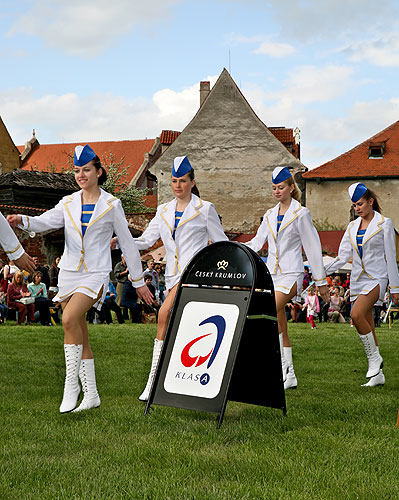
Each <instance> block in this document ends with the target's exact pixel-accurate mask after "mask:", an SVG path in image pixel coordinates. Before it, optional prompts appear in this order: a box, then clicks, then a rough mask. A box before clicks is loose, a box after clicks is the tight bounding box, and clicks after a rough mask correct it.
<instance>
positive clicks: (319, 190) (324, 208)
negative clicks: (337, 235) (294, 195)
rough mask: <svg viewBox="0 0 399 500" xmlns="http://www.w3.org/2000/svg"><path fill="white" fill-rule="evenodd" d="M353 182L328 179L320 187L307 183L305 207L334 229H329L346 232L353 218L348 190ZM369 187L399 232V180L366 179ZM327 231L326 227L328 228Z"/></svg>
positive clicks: (313, 183)
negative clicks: (344, 230)
mask: <svg viewBox="0 0 399 500" xmlns="http://www.w3.org/2000/svg"><path fill="white" fill-rule="evenodd" d="M353 182H355V181H353V179H352V180H329V181H322V182H320V184H318V183H317V182H316V181H309V180H308V181H307V182H306V206H307V207H308V208H309V210H310V212H311V214H312V219H313V220H316V219H317V220H319V221H325V222H327V224H329V225H330V226H333V227H329V229H345V228H346V226H347V225H348V224H349V221H350V215H351V206H352V204H351V201H350V199H349V196H348V187H349V186H350V185H351V184H353ZM363 182H364V183H365V184H366V186H367V187H368V188H369V189H371V190H372V191H374V192H375V193H376V195H377V196H378V197H379V202H380V206H381V209H382V213H383V214H384V215H385V216H386V217H389V218H390V219H392V222H393V224H394V227H395V229H396V230H399V196H398V195H397V193H398V192H399V179H379V180H377V179H373V180H364V181H363ZM326 229H327V228H326Z"/></svg>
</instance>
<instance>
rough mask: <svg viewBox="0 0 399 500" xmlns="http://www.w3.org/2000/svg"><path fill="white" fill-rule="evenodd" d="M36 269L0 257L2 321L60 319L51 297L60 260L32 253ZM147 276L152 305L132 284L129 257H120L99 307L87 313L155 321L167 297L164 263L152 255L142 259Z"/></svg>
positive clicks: (108, 319)
mask: <svg viewBox="0 0 399 500" xmlns="http://www.w3.org/2000/svg"><path fill="white" fill-rule="evenodd" d="M33 259H34V262H35V270H34V272H33V273H31V274H28V273H26V272H25V271H21V270H19V269H18V267H17V266H16V265H15V263H14V262H13V261H9V262H8V263H7V264H4V263H3V262H2V261H1V260H0V279H1V288H0V324H1V323H4V322H5V321H6V320H7V319H10V320H13V319H15V320H16V322H17V324H18V325H22V324H25V320H26V324H31V323H33V322H40V323H41V324H42V325H43V326H47V325H49V326H51V325H52V324H56V323H59V322H60V316H61V308H60V305H59V303H57V302H53V301H52V298H53V297H54V296H55V295H56V293H57V291H58V274H59V268H58V263H59V261H60V257H56V258H55V259H53V261H52V263H51V266H46V265H41V264H40V262H39V258H38V257H37V256H33ZM143 271H144V279H145V282H146V284H147V286H148V288H149V289H150V290H151V292H152V294H153V296H154V300H153V303H152V304H151V305H147V304H143V303H142V302H141V301H140V300H139V298H138V296H137V293H136V289H135V288H134V286H133V285H132V282H131V279H130V276H129V270H128V268H127V266H126V261H125V259H124V257H123V255H122V256H121V260H120V261H119V262H118V263H117V264H116V266H115V267H114V270H113V273H111V276H110V282H109V285H108V290H107V293H106V295H105V300H104V303H103V304H102V307H101V309H100V310H97V309H95V308H92V309H91V310H90V311H89V312H88V313H87V320H88V321H89V322H91V323H107V324H110V323H113V322H114V321H115V320H117V321H118V323H119V324H123V323H125V321H127V320H131V321H132V322H133V323H147V322H149V323H155V322H156V321H157V318H158V310H159V308H160V306H161V304H162V302H163V300H164V298H165V275H164V272H165V267H164V265H163V264H162V263H158V262H154V260H153V259H150V260H148V261H147V262H145V263H143Z"/></svg>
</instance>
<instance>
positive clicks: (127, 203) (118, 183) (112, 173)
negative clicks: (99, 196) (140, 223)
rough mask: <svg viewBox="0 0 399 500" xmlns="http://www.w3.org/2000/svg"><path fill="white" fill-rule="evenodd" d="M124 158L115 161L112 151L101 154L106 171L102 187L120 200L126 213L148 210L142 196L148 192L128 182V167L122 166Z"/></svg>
mask: <svg viewBox="0 0 399 500" xmlns="http://www.w3.org/2000/svg"><path fill="white" fill-rule="evenodd" d="M124 160H125V157H124V156H122V158H121V159H120V160H119V161H118V162H117V161H116V160H115V155H114V154H113V153H108V154H104V155H103V156H102V162H101V163H102V164H103V165H104V167H105V170H106V171H107V180H106V182H105V183H104V185H103V188H104V189H105V191H108V193H111V194H113V195H114V196H116V197H117V198H119V199H120V200H121V202H122V206H123V209H124V211H125V212H126V213H128V214H132V213H143V212H150V209H149V208H148V207H146V206H145V203H144V196H145V195H146V194H147V193H148V189H147V188H145V189H139V188H137V187H136V186H134V185H133V184H129V182H128V180H127V175H128V167H124V166H123V163H124Z"/></svg>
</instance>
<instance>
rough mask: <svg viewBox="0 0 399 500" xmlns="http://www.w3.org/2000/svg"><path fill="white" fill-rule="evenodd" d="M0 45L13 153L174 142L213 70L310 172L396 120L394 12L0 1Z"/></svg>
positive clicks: (136, 0) (339, 0) (208, 1)
mask: <svg viewBox="0 0 399 500" xmlns="http://www.w3.org/2000/svg"><path fill="white" fill-rule="evenodd" d="M0 36H1V44H0V63H1V64H0V116H1V117H2V119H3V122H4V123H5V125H6V127H7V129H8V131H9V133H10V135H11V137H12V139H13V141H14V143H15V144H16V145H22V144H24V143H25V142H26V141H27V140H29V139H30V138H31V136H32V129H35V130H36V137H37V138H38V140H39V142H40V143H41V144H51V143H63V142H66V143H67V142H81V143H86V142H90V141H102V140H124V139H143V138H155V137H157V136H159V135H160V133H161V131H162V130H163V129H166V130H183V128H184V127H185V126H186V125H187V124H188V123H189V121H190V120H191V118H192V117H193V116H194V115H195V113H196V112H197V110H198V106H199V82H200V81H203V80H209V81H211V85H213V84H214V83H215V81H216V79H217V78H218V76H219V75H220V73H221V72H222V70H223V68H226V69H227V70H228V71H229V72H230V74H231V76H232V77H233V79H234V80H235V82H236V84H237V85H238V86H239V87H240V89H241V91H242V92H243V94H244V96H245V97H246V98H247V100H248V102H249V103H250V105H251V106H252V108H253V109H254V111H255V112H256V113H257V115H258V116H259V118H260V119H261V120H262V121H263V122H264V123H265V124H266V125H268V126H285V127H287V128H295V127H299V129H300V131H301V135H300V137H301V161H302V162H303V163H304V165H306V166H307V167H308V168H309V169H311V168H314V167H317V166H319V165H322V164H323V163H325V162H326V161H329V160H331V159H333V158H335V157H337V156H339V155H340V154H342V153H344V152H345V151H348V150H349V149H351V148H353V147H354V146H356V145H357V144H359V143H360V142H363V141H364V140H366V139H368V138H369V137H371V136H373V135H374V134H376V133H378V132H379V131H381V130H383V129H384V128H386V127H387V126H389V125H391V124H392V123H394V122H395V121H397V120H399V2H397V0H378V1H376V0H345V1H344V0H284V1H282V0H263V1H261V0H196V1H192V0H146V1H143V0H112V1H109V0H65V1H64V0H36V1H35V0H32V1H24V0H14V1H10V0H0Z"/></svg>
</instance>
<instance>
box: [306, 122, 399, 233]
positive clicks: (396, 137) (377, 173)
mask: <svg viewBox="0 0 399 500" xmlns="http://www.w3.org/2000/svg"><path fill="white" fill-rule="evenodd" d="M303 179H304V180H305V181H306V205H307V207H308V208H309V210H310V211H311V213H312V217H313V220H315V221H317V222H318V223H320V224H319V226H320V225H321V226H324V227H321V228H324V229H345V228H346V226H347V225H348V223H349V221H350V220H353V217H354V214H353V210H352V208H351V203H350V200H349V197H348V187H349V186H350V185H351V184H352V183H354V182H364V183H365V184H366V185H367V187H369V188H370V189H371V190H373V191H375V193H376V194H377V195H378V196H379V199H380V205H381V208H382V211H383V213H384V214H385V215H386V216H387V217H390V218H391V219H392V221H393V224H394V226H395V228H396V229H398V228H399V121H397V122H395V123H393V124H392V125H390V126H389V127H387V128H386V129H384V130H382V131H381V132H379V133H378V134H376V135H374V136H373V137H371V138H370V139H367V140H366V141H364V142H362V143H361V144H359V145H358V146H356V147H355V148H353V149H351V150H350V151H348V152H346V153H344V154H342V155H340V156H338V157H337V158H335V159H334V160H331V161H329V162H327V163H325V164H324V165H321V166H320V167H318V168H315V169H313V170H310V171H309V172H306V173H305V174H303Z"/></svg>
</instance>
